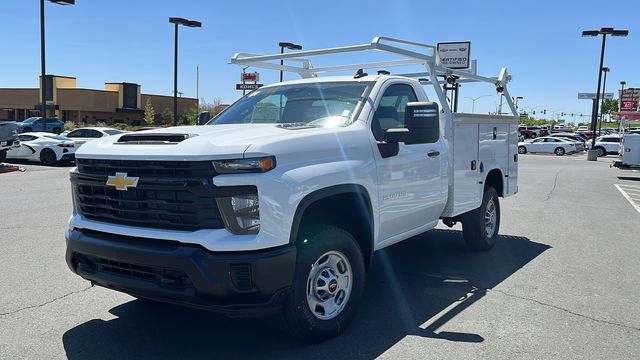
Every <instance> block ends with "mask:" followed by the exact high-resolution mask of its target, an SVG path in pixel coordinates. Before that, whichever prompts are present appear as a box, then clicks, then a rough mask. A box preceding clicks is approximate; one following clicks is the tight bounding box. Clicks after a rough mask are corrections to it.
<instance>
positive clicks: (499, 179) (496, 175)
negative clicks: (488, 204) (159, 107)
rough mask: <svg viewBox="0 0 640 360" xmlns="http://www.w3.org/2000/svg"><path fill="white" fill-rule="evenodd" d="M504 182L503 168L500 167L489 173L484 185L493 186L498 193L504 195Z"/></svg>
mask: <svg viewBox="0 0 640 360" xmlns="http://www.w3.org/2000/svg"><path fill="white" fill-rule="evenodd" d="M504 182H505V180H504V175H503V173H502V170H500V168H494V169H491V170H490V171H489V172H488V173H487V176H486V177H485V179H484V186H485V187H487V186H492V187H493V188H494V189H495V190H496V192H497V193H498V196H500V197H504Z"/></svg>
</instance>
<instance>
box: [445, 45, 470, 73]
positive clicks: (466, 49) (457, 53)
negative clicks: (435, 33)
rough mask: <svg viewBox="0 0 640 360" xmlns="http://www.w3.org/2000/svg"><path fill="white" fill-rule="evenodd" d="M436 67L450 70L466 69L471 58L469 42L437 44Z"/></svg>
mask: <svg viewBox="0 0 640 360" xmlns="http://www.w3.org/2000/svg"><path fill="white" fill-rule="evenodd" d="M437 51H438V59H439V60H440V61H439V62H438V65H442V66H445V67H448V68H450V69H468V68H469V63H470V61H471V60H470V57H471V42H470V41H462V42H442V43H438V46H437Z"/></svg>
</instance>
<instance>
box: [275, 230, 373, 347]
mask: <svg viewBox="0 0 640 360" xmlns="http://www.w3.org/2000/svg"><path fill="white" fill-rule="evenodd" d="M364 283H365V268H364V260H363V257H362V252H361V251H360V247H359V246H358V244H357V243H356V240H355V239H354V237H353V236H352V235H351V234H350V233H348V232H346V231H344V230H342V229H340V228H337V227H334V226H323V227H321V228H318V229H317V230H316V231H314V232H311V235H309V236H305V242H304V243H302V244H301V245H300V249H299V252H298V259H297V262H296V273H295V277H294V280H293V284H292V286H291V291H290V293H289V296H288V298H287V301H286V302H285V305H284V308H283V314H282V315H283V319H284V323H285V325H286V326H287V328H288V330H289V331H290V332H291V334H292V335H294V336H296V337H298V338H300V339H301V340H304V341H308V342H319V341H323V340H326V339H329V338H331V337H334V336H336V335H338V334H339V333H340V332H341V331H342V330H343V329H344V328H345V327H346V326H347V324H348V323H349V322H350V321H351V319H352V317H353V315H354V313H355V309H356V306H357V304H358V302H359V300H360V298H361V297H362V293H363V292H364Z"/></svg>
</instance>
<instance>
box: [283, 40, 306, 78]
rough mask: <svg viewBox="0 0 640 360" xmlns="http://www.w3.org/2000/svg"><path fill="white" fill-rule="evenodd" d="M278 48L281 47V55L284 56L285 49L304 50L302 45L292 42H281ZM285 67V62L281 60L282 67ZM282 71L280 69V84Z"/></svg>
mask: <svg viewBox="0 0 640 360" xmlns="http://www.w3.org/2000/svg"><path fill="white" fill-rule="evenodd" d="M278 46H279V47H280V54H284V49H285V48H287V49H289V50H302V45H298V44H293V43H290V42H279V43H278ZM283 65H284V60H282V59H280V66H283ZM282 74H283V72H282V69H280V82H282Z"/></svg>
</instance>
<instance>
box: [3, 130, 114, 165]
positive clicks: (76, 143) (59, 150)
mask: <svg viewBox="0 0 640 360" xmlns="http://www.w3.org/2000/svg"><path fill="white" fill-rule="evenodd" d="M47 125H48V124H47ZM123 132H124V131H122V130H118V129H113V128H107V127H89V128H80V129H75V130H73V131H70V132H69V133H68V134H66V135H60V134H61V133H57V134H56V133H53V132H44V131H36V132H34V131H32V132H21V133H20V134H19V135H18V140H19V142H20V145H19V146H17V147H13V148H11V149H9V150H8V151H7V152H6V157H7V158H8V159H22V160H31V161H39V162H41V163H43V164H44V165H56V164H59V163H61V162H65V161H72V160H74V159H75V152H76V150H77V149H78V148H79V147H80V146H81V145H82V144H84V143H86V142H87V141H89V140H93V139H97V138H101V137H105V136H111V135H117V134H122V133H123Z"/></svg>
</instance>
